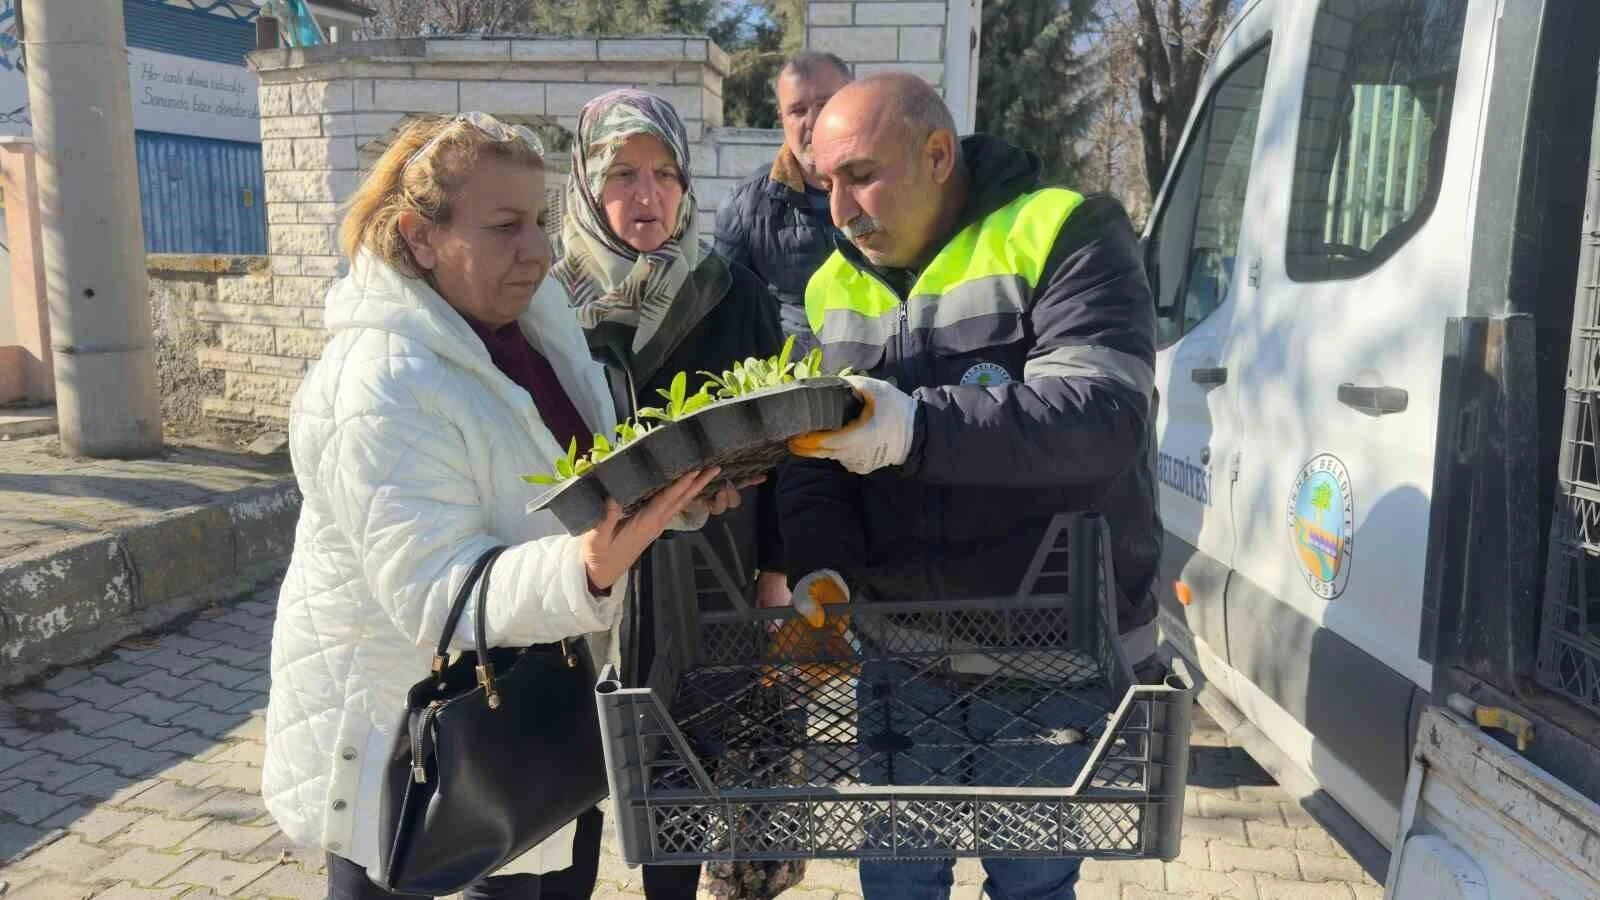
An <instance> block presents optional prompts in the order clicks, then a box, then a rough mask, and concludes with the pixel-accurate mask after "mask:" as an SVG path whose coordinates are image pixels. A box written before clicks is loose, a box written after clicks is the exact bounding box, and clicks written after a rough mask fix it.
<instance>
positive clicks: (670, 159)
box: [552, 89, 804, 900]
mask: <svg viewBox="0 0 1600 900" xmlns="http://www.w3.org/2000/svg"><path fill="white" fill-rule="evenodd" d="M565 206H566V210H565V211H566V219H565V221H564V222H563V225H562V232H561V234H562V244H563V248H562V249H563V251H564V254H565V255H564V256H563V257H562V258H561V260H560V261H559V262H557V263H556V266H555V269H554V270H553V271H552V274H553V275H554V276H555V277H556V278H557V279H558V280H559V281H560V282H561V283H562V285H563V286H565V287H566V289H567V292H568V295H569V296H570V298H571V302H572V304H573V307H574V309H575V310H576V312H577V316H578V322H579V324H580V325H582V326H583V329H584V332H585V333H586V335H587V337H588V341H589V348H590V350H591V352H592V353H593V354H594V357H595V359H597V360H598V361H600V362H601V363H603V364H604V365H605V367H606V370H607V378H608V381H609V383H610V386H611V389H612V394H613V397H614V398H615V401H616V404H617V411H618V414H619V415H628V414H631V413H633V412H634V411H635V410H637V409H638V408H639V407H640V406H650V405H654V404H656V403H658V402H659V397H660V395H659V394H658V393H657V391H658V390H660V389H664V388H666V387H668V386H669V385H670V384H671V382H672V378H673V376H674V375H676V374H677V373H679V372H686V373H688V375H689V377H690V379H691V381H692V382H693V381H695V380H698V376H697V374H696V373H698V372H701V371H710V372H720V371H722V370H724V369H726V368H729V367H730V366H732V364H733V363H734V362H736V361H739V360H743V359H745V358H747V357H751V356H758V357H759V356H771V355H773V354H775V353H777V352H778V351H779V350H780V349H781V348H782V345H783V334H782V330H781V328H780V327H779V324H778V317H777V312H776V310H777V304H775V303H774V302H773V300H772V296H771V294H770V293H769V292H768V290H767V287H766V285H765V284H764V283H763V282H762V281H761V280H760V279H759V278H757V277H756V275H755V274H754V273H752V272H751V271H750V270H749V269H746V268H744V267H743V266H740V265H738V264H734V263H730V262H728V261H727V260H725V259H724V258H722V257H721V256H719V255H717V254H716V253H715V252H714V251H712V250H711V249H709V247H706V246H704V245H702V244H701V243H700V240H699V227H698V226H699V216H698V209H697V205H696V202H695V194H694V189H693V184H692V181H691V179H690V157H689V142H688V139H687V137H686V135H685V133H684V127H683V122H682V120H681V119H679V117H678V113H677V111H676V110H674V109H673V108H672V105H671V104H670V103H668V102H667V101H666V100H663V99H662V98H660V97H658V96H656V95H654V94H651V93H648V92H645V91H639V90H631V89H624V90H616V91H611V92H610V93H607V94H604V95H602V96H600V97H597V98H595V99H594V100H592V101H590V102H589V103H588V105H586V106H585V107H584V108H583V110H582V112H581V113H580V114H579V116H578V130H577V135H576V137H575V139H574V141H573V147H572V173H571V175H570V177H569V178H568V180H567V191H566V203H565ZM772 485H773V480H771V479H769V480H768V481H767V482H766V483H764V484H762V485H761V486H760V487H759V488H754V489H750V490H748V491H747V497H746V498H745V501H746V502H744V503H743V504H742V505H741V506H740V507H739V508H737V509H735V510H732V511H730V512H729V514H727V515H725V516H723V517H722V523H721V527H718V526H717V525H715V524H714V525H713V526H712V527H711V528H709V529H707V530H706V532H705V535H706V537H707V538H708V539H709V540H710V542H711V544H712V547H713V550H714V552H716V553H717V554H718V555H719V556H720V557H721V560H722V562H723V563H724V565H725V567H726V568H727V570H728V571H729V572H731V573H733V574H734V576H735V577H736V578H738V579H740V580H741V587H743V588H744V589H746V590H747V591H748V590H749V589H750V588H751V586H752V585H753V587H754V592H755V595H756V599H757V601H758V602H759V603H760V604H761V605H763V606H779V605H785V604H787V603H788V601H789V592H788V587H787V582H786V579H785V577H784V575H783V574H782V572H781V571H780V570H779V569H778V565H779V564H778V560H779V559H780V558H781V555H782V554H781V547H780V545H779V544H778V528H777V519H776V513H777V508H776V504H775V503H774V502H773V499H772ZM752 501H753V502H752ZM687 552H688V548H687V546H686V545H685V542H684V541H681V540H668V541H667V542H665V543H658V544H657V545H656V548H655V549H653V550H651V551H650V552H649V553H648V554H647V555H646V556H645V557H644V558H642V559H641V567H640V568H641V570H640V572H639V574H638V580H637V582H636V583H637V585H638V587H637V590H636V592H635V595H634V597H633V598H632V600H633V602H632V603H631V604H630V608H631V610H632V611H633V613H636V615H633V614H632V613H630V614H627V615H630V617H631V619H632V622H633V627H631V628H630V626H629V624H628V623H626V622H625V624H624V627H623V641H624V647H623V654H624V656H623V658H624V660H626V661H630V662H631V663H632V671H631V672H629V673H625V675H624V677H625V678H627V679H628V680H629V681H630V683H633V684H643V683H645V682H646V680H647V677H648V675H649V672H650V666H651V663H652V661H653V660H654V656H655V646H656V623H657V620H658V619H663V618H664V617H665V616H667V615H670V614H672V612H673V611H675V610H684V611H685V612H688V611H692V610H693V609H695V599H694V598H692V597H687V596H666V595H665V594H666V592H669V591H693V585H687V586H683V585H678V584H667V583H666V582H665V579H664V578H663V579H656V578H654V577H653V573H654V572H656V571H660V572H663V573H664V572H668V571H684V570H685V569H684V568H683V567H679V566H668V565H665V564H664V563H663V557H664V556H665V555H666V554H682V553H687ZM687 570H690V571H692V566H691V567H688V569H687ZM630 638H631V643H632V646H631V647H630V646H629V644H630ZM803 871H804V863H803V862H798V861H795V862H782V863H736V864H726V863H720V864H713V865H712V866H711V867H710V871H709V872H708V878H709V881H710V884H709V885H708V888H709V889H710V890H711V892H712V893H713V894H715V895H718V896H720V897H725V898H730V900H762V898H768V897H773V896H776V895H777V894H778V893H779V892H781V891H782V890H784V889H785V888H787V887H789V886H791V885H793V884H795V883H796V882H797V881H799V877H800V875H801V873H803ZM699 879H700V866H698V865H672V866H646V867H645V871H644V887H645V896H647V897H649V898H651V900H669V898H679V897H682V898H692V897H694V896H695V890H696V886H697V884H698V882H699Z"/></svg>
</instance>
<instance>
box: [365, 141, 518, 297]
mask: <svg viewBox="0 0 1600 900" xmlns="http://www.w3.org/2000/svg"><path fill="white" fill-rule="evenodd" d="M436 139H437V140H436ZM430 144H431V145H432V146H429V145H430ZM424 148H426V152H425V153H422V155H421V156H418V157H417V158H416V159H412V157H413V156H415V155H416V154H417V153H418V152H420V151H422V150H424ZM485 156H487V157H490V158H493V159H502V160H505V161H507V162H511V163H517V164H521V165H526V166H529V167H530V168H535V169H543V168H544V158H543V157H542V156H541V155H540V154H538V153H536V152H534V150H533V148H532V147H530V146H528V145H527V144H526V143H524V142H523V141H520V140H509V141H507V140H495V139H494V138H492V137H490V136H489V135H487V134H485V133H484V132H483V131H481V130H480V129H478V128H477V127H475V126H473V125H472V124H470V123H468V122H463V121H461V120H459V119H458V118H456V117H430V118H427V119H418V120H416V121H414V122H412V123H410V124H409V125H407V126H406V127H405V128H404V129H402V130H401V132H400V133H399V134H398V135H396V136H395V139H394V142H393V143H391V144H390V145H389V147H388V149H386V150H384V151H383V155H382V156H380V157H378V161H377V162H376V163H375V164H373V166H372V172H371V173H370V174H368V175H367V177H366V180H364V181H362V182H361V186H360V187H358V188H356V190H355V193H354V194H351V195H350V199H349V200H348V201H346V203H345V214H344V221H343V223H342V224H341V225H340V226H339V248H340V249H341V250H343V251H344V254H345V256H347V257H349V258H350V259H351V260H352V261H354V260H355V258H356V255H357V254H358V253H360V252H361V250H362V248H366V249H368V250H371V251H372V252H373V253H375V254H377V256H378V258H380V259H382V260H383V261H384V262H386V263H388V264H389V265H390V266H392V267H394V268H395V269H396V270H397V271H399V272H401V273H402V274H405V275H408V276H410V277H412V278H421V277H422V276H423V271H422V268H421V267H420V266H418V265H417V261H416V259H415V258H413V257H412V255H411V247H410V246H409V245H408V244H407V243H406V239H405V237H404V236H403V235H401V233H400V216H401V214H402V213H405V212H414V213H416V214H417V215H419V216H421V217H423V218H424V219H427V220H428V221H430V222H434V223H437V224H439V225H448V224H450V215H451V210H450V201H451V200H452V199H453V198H454V197H455V193H456V191H457V190H458V189H459V188H460V187H461V184H462V182H464V181H466V179H467V174H468V173H469V172H471V171H472V167H473V166H474V165H475V164H476V163H477V162H478V160H479V159H480V158H483V157H485Z"/></svg>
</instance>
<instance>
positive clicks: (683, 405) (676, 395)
mask: <svg viewBox="0 0 1600 900" xmlns="http://www.w3.org/2000/svg"><path fill="white" fill-rule="evenodd" d="M656 393H658V394H660V395H661V397H662V398H663V399H664V400H666V401H667V408H666V409H658V408H656V407H653V406H649V407H645V408H644V409H641V410H639V418H641V419H655V420H657V421H659V422H676V421H678V420H680V419H683V418H684V417H686V416H688V415H690V414H691V413H695V412H698V411H700V410H702V409H705V408H706V407H708V406H710V405H711V404H712V403H715V402H716V399H717V398H716V397H715V396H714V395H713V394H712V393H711V386H710V385H708V384H707V385H701V386H700V390H698V391H696V392H695V393H693V394H691V393H689V376H688V374H687V373H684V372H679V373H678V374H676V375H674V376H672V386H671V388H669V389H665V390H657V391H656Z"/></svg>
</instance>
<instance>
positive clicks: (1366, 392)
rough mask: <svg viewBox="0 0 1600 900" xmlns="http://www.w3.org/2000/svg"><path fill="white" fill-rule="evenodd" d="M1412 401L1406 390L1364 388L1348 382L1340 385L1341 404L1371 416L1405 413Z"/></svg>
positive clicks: (1379, 386)
mask: <svg viewBox="0 0 1600 900" xmlns="http://www.w3.org/2000/svg"><path fill="white" fill-rule="evenodd" d="M1410 399H1411V398H1410V396H1409V395H1407V394H1406V391H1405V388H1397V387H1389V386H1388V385H1378V386H1377V387H1362V386H1358V385H1354V384H1351V383H1349V382H1348V381H1347V382H1345V383H1344V384H1341V385H1339V402H1340V403H1343V404H1344V405H1345V406H1348V407H1350V408H1351V409H1354V410H1357V411H1359V412H1364V413H1366V414H1367V415H1369V416H1383V415H1388V414H1389V413H1397V412H1405V411H1406V405H1407V404H1408V403H1410Z"/></svg>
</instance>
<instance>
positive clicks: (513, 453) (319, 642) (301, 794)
mask: <svg viewBox="0 0 1600 900" xmlns="http://www.w3.org/2000/svg"><path fill="white" fill-rule="evenodd" d="M544 216H545V190H544V167H543V158H542V153H541V148H540V147H539V142H538V140H537V138H535V137H534V136H533V134H532V133H531V132H530V131H528V130H527V129H526V128H521V127H517V128H511V127H508V126H506V125H504V124H503V123H500V122H499V121H497V120H495V119H493V118H491V117H488V116H485V115H482V114H469V115H464V116H456V117H454V118H451V119H444V120H437V121H429V122H425V123H421V124H417V125H414V126H412V127H411V128H409V129H407V130H406V131H404V132H403V133H401V134H400V135H399V136H398V137H397V138H396V140H395V141H394V143H393V144H392V145H391V146H390V147H389V149H388V150H387V152H385V153H384V154H383V156H382V158H380V159H379V160H378V162H377V164H376V165H375V166H374V168H373V171H372V174H371V175H370V176H369V177H368V178H367V180H366V181H365V182H364V183H363V184H362V186H361V187H360V188H359V189H358V190H357V192H356V195H355V196H354V198H353V199H352V201H351V204H350V209H349V212H348V214H347V216H346V219H345V222H344V226H343V230H342V233H341V238H342V244H343V247H344V250H345V252H346V253H347V254H348V255H349V256H350V258H351V268H350V274H349V275H348V276H346V277H345V278H343V279H341V280H340V281H339V282H338V283H337V284H335V285H334V287H333V288H332V290H330V292H329V294H328V300H327V312H326V325H327V328H328V330H329V332H330V338H329V341H328V344H327V346H326V347H325V349H324V350H323V353H322V357H321V358H320V359H319V360H318V361H317V362H316V364H315V365H313V366H312V367H311V370H310V371H309V372H308V373H307V375H306V378H305V381H304V383H303V384H302V385H301V387H300V390H299V392H298V393H297V394H296V395H295V399H294V404H293V407H292V408H291V411H290V419H289V439H290V453H291V455H292V457H293V461H294V470H295V477H296V479H297V481H298V483H299V486H300V490H301V493H302V494H303V495H304V505H303V507H302V510H301V514H300V522H299V527H298V529H297V530H296V533H295V545H294V554H293V558H292V560H291V562H290V565H289V571H288V574H287V575H286V576H285V577H284V584H283V590H282V594H281V596H280V598H279V601H278V616H277V623H276V626H275V628H274V631H273V635H272V688H271V696H270V701H269V703H268V707H267V756H266V763H265V771H264V773H263V778H262V793H263V796H264V798H265V800H266V805H267V808H268V810H269V811H270V812H271V813H272V815H273V817H274V818H275V819H277V821H278V824H279V826H280V827H282V829H283V831H284V833H285V835H287V836H288V837H289V839H290V840H292V841H295V842H296V843H299V844H302V845H307V846H314V847H319V848H321V849H323V850H325V851H326V852H327V854H328V873H329V876H328V877H329V885H328V888H329V895H330V896H331V897H334V898H338V900H356V898H369V897H370V898H380V897H386V896H394V895H391V894H387V893H385V892H384V891H382V890H381V889H379V888H378V887H377V886H376V885H374V884H373V883H372V882H371V881H370V880H369V879H368V878H367V876H366V869H367V868H368V867H375V865H376V863H377V860H378V850H377V843H378V817H379V804H380V797H381V784H382V781H383V778H382V775H383V773H384V769H385V762H386V759H387V754H388V752H389V748H390V746H391V743H392V741H393V740H394V736H395V728H396V726H397V724H398V722H399V715H400V712H401V711H402V710H403V708H404V704H405V692H406V689H407V688H408V686H410V685H411V684H412V683H414V682H415V681H417V680H418V679H420V678H422V677H423V676H425V675H426V674H427V673H428V671H429V660H430V658H431V656H432V648H433V647H434V645H435V643H436V642H437V641H438V639H439V631H440V630H441V629H442V628H443V627H444V620H445V613H446V611H447V609H448V608H449V604H450V600H451V599H452V597H453V595H454V594H455V592H456V590H457V588H458V587H459V586H460V585H461V583H462V581H463V580H464V579H465V577H466V574H467V571H468V569H469V568H470V567H471V566H472V563H473V562H474V561H475V560H476V559H477V558H478V557H479V556H480V555H481V554H482V553H483V552H484V551H485V550H487V549H489V548H491V547H494V546H498V545H502V544H504V545H508V546H509V548H510V549H509V550H507V551H506V552H505V553H504V554H503V555H501V556H500V558H499V560H498V562H497V563H496V564H495V571H494V578H493V579H492V581H491V587H490V591H489V598H488V618H489V621H488V622H487V623H486V627H487V634H488V636H489V638H490V642H491V643H492V644H494V645H497V646H499V645H518V646H520V645H527V644H536V643H551V642H555V641H558V640H561V639H564V638H575V637H580V636H585V635H588V636H590V637H591V644H592V645H593V649H594V651H595V657H596V659H597V660H603V659H606V658H608V656H609V654H608V653H607V647H608V645H609V642H608V641H604V640H596V639H597V638H599V637H601V636H602V635H604V633H606V632H608V630H609V629H611V628H612V627H613V625H614V624H615V621H616V618H617V614H618V611H619V609H618V608H619V606H620V602H621V597H622V595H623V594H624V592H625V591H624V588H623V586H622V585H620V584H619V581H621V580H622V579H623V578H624V577H625V576H626V573H627V572H628V570H629V568H630V567H631V566H632V565H633V563H634V562H635V560H636V559H637V558H638V556H639V555H640V553H642V552H643V551H644V550H645V548H646V547H647V546H648V545H649V543H650V542H651V541H653V540H654V539H655V538H656V537H657V536H659V535H660V533H661V531H662V530H663V528H665V527H666V526H667V523H668V522H669V521H672V520H674V519H675V518H676V517H678V516H679V515H680V514H687V515H686V519H688V518H702V520H703V514H714V513H718V512H721V511H722V510H723V509H724V508H726V507H727V506H729V505H732V504H735V503H737V499H738V494H737V492H735V491H734V490H733V489H732V488H725V489H724V490H723V491H722V492H720V493H719V494H718V495H717V496H716V498H715V499H714V500H712V501H710V502H709V503H707V502H705V501H697V500H694V499H693V498H695V497H696V496H698V495H699V493H700V491H701V489H702V488H703V487H705V486H706V485H707V484H708V483H709V482H710V480H711V479H712V478H714V477H715V475H716V473H715V471H714V470H708V471H706V472H701V473H695V474H692V475H689V476H686V477H685V478H683V479H682V480H680V481H679V482H677V483H676V484H675V485H674V486H673V487H672V488H669V489H668V490H667V491H664V492H663V493H662V494H661V495H659V496H658V498H657V499H656V500H654V501H652V503H651V504H650V505H649V506H647V507H646V508H645V509H643V510H641V511H640V512H639V513H638V514H636V515H634V516H632V517H630V518H628V519H627V520H623V519H622V518H621V513H620V510H617V509H616V508H615V507H614V506H613V508H612V509H611V512H610V515H609V516H608V518H607V519H606V521H604V522H602V523H601V524H600V525H599V526H596V528H595V530H594V531H591V532H589V533H587V534H584V535H581V536H577V537H573V536H569V535H567V534H566V533H565V532H564V531H563V530H562V528H561V527H560V525H559V524H558V523H557V522H556V520H555V517H554V516H552V515H551V514H549V513H548V512H544V513H534V514H529V513H528V512H527V511H526V507H527V506H528V503H529V501H530V500H531V499H533V498H534V497H535V496H537V493H538V492H537V489H535V488H533V487H531V486H529V485H527V484H525V483H524V482H523V480H522V479H521V477H520V476H522V475H524V474H528V473H535V472H546V471H550V470H551V469H552V468H553V467H554V461H555V460H556V459H557V458H558V457H560V456H561V455H563V450H564V449H565V447H566V446H567V444H568V442H569V441H571V440H572V439H574V438H577V439H578V440H579V443H580V444H585V443H587V440H588V438H589V437H590V435H591V433H592V432H593V431H608V430H609V429H611V428H612V427H613V426H614V425H615V424H616V414H615V412H614V410H613V409H612V404H611V399H610V394H609V392H608V391H607V389H606V386H605V381H604V377H603V375H602V370H601V368H600V367H599V366H598V365H597V364H595V363H594V362H593V361H592V360H591V359H590V356H589V351H588V349H587V347H586V345H585V342H584V337H583V334H582V333H581V331H580V329H579V327H578V323H577V321H576V319H575V318H574V316H573V313H572V311H571V310H570V309H569V308H568V305H567V301H566V295H565V294H564V292H563V291H562V290H561V288H560V287H559V285H558V284H557V283H556V282H555V281H554V279H551V280H548V281H547V280H546V279H545V275H546V273H547V272H548V271H549V269H550V266H551V262H552V261H551V247H550V243H549V240H548V239H547V238H546V236H545V232H544V228H543V226H544ZM691 507H697V508H691ZM473 619H474V615H473V612H472V607H471V606H470V605H469V606H468V612H467V614H466V615H465V616H463V618H462V621H461V623H460V626H459V627H458V628H457V630H456V634H455V637H454V639H453V641H452V647H455V648H465V647H470V646H471V645H472V635H473V627H474V622H473ZM575 840H576V845H575ZM599 845H600V821H599V812H598V811H594V812H592V813H587V814H585V815H584V816H582V817H580V818H579V820H578V821H576V822H574V823H572V824H569V825H568V826H567V827H566V828H565V829H563V830H562V831H560V832H558V833H557V834H556V835H555V836H554V837H552V838H551V839H550V840H548V841H546V842H545V843H543V844H541V845H539V846H538V847H536V848H534V849H533V850H532V851H529V852H528V853H527V854H525V855H523V856H522V857H520V858H518V859H516V860H514V861H513V862H512V863H510V864H508V865H507V866H506V867H504V868H503V869H502V870H501V871H500V872H499V873H497V874H496V876H495V877H490V878H487V879H485V880H484V881H482V882H480V883H479V884H478V885H474V886H473V887H472V888H469V889H468V891H467V894H468V896H469V897H478V898H481V897H510V898H533V897H543V898H545V900H549V898H552V897H557V898H560V897H573V898H577V897H587V896H588V894H589V892H590V890H591V889H592V887H593V884H594V877H595V871H596V866H597V864H598V857H599ZM536 873H551V874H548V875H545V876H544V877H543V879H542V881H541V878H540V876H539V875H538V874H536Z"/></svg>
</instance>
